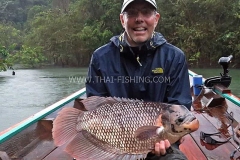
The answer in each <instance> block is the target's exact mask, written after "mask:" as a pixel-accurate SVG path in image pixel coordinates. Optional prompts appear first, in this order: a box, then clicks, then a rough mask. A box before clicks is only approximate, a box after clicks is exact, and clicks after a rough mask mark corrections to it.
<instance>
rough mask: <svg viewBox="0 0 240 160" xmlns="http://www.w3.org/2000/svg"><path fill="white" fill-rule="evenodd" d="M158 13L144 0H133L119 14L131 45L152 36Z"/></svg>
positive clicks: (135, 44)
mask: <svg viewBox="0 0 240 160" xmlns="http://www.w3.org/2000/svg"><path fill="white" fill-rule="evenodd" d="M159 18H160V14H159V13H157V12H156V11H155V10H154V7H153V6H152V5H151V4H150V3H148V2H145V1H140V2H139V1H134V2H132V3H131V4H129V6H127V8H126V9H125V11H124V12H123V13H122V14H120V20H121V23H122V26H123V28H124V29H125V31H126V33H127V40H128V42H129V44H130V45H131V46H133V47H134V46H139V45H141V44H142V43H144V42H146V41H147V40H149V39H150V38H151V37H152V34H153V31H154V29H155V27H156V26H157V23H158V20H159Z"/></svg>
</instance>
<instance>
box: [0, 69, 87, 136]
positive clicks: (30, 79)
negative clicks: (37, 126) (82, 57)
mask: <svg viewBox="0 0 240 160" xmlns="http://www.w3.org/2000/svg"><path fill="white" fill-rule="evenodd" d="M15 73H16V74H15V76H13V75H12V71H7V72H0V108H1V109H0V132H1V131H2V130H4V129H7V128H8V127H10V126H12V125H14V124H16V123H17V122H20V121H22V120H24V119H25V118H27V117H29V116H31V115H33V114H34V113H36V112H38V111H40V110H42V109H44V108H46V107H47V106H49V105H51V104H53V103H55V102H57V101H59V100H61V99H62V98H63V97H66V96H68V95H70V94H72V93H73V92H76V91H78V90H80V89H81V88H83V87H84V78H85V77H86V74H87V68H57V69H56V68H55V69H21V70H15ZM73 78H78V80H79V82H77V81H75V82H73Z"/></svg>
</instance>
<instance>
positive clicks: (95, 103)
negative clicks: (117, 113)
mask: <svg viewBox="0 0 240 160" xmlns="http://www.w3.org/2000/svg"><path fill="white" fill-rule="evenodd" d="M116 102H142V101H141V100H137V99H128V98H119V97H99V96H91V97H88V98H86V99H84V100H82V101H80V102H79V103H82V104H81V106H84V108H85V110H88V111H91V110H94V109H96V108H98V107H100V106H101V105H103V104H111V103H116Z"/></svg>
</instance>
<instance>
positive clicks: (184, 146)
mask: <svg viewBox="0 0 240 160" xmlns="http://www.w3.org/2000/svg"><path fill="white" fill-rule="evenodd" d="M179 149H180V150H181V151H182V152H183V153H184V154H185V156H186V157H187V159H189V160H207V158H206V156H205V155H204V153H203V152H202V151H201V150H200V149H199V147H198V145H197V144H196V143H195V141H194V139H193V138H192V137H191V135H190V134H188V135H186V136H184V137H183V142H182V143H181V144H180V146H179Z"/></svg>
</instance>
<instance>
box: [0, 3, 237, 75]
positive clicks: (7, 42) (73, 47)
mask: <svg viewBox="0 0 240 160" xmlns="http://www.w3.org/2000/svg"><path fill="white" fill-rule="evenodd" d="M122 2H123V0H111V1H109V0H92V1H90V0H0V71H1V70H6V69H8V68H9V67H11V66H12V65H13V64H17V63H20V64H24V65H25V66H27V67H30V68H35V67H41V66H42V65H56V66H63V67H64V66H71V67H73V66H79V67H82V66H87V65H88V63H89V61H90V57H91V54H92V52H93V51H94V50H95V49H96V48H98V47H99V46H101V45H103V44H105V43H107V42H108V41H109V39H110V38H111V37H112V36H114V35H118V34H120V33H121V32H122V31H123V29H122V27H121V24H120V21H119V13H120V9H121V5H122ZM157 3H158V12H159V13H160V14H161V20H160V22H159V24H158V26H157V29H156V31H158V32H161V33H162V34H163V35H164V36H165V38H166V39H167V40H168V42H170V43H172V44H174V45H176V46H177V47H179V48H181V49H182V50H183V51H184V52H185V54H186V57H187V60H188V63H189V65H190V66H192V67H215V66H217V65H218V64H217V61H218V59H219V58H220V57H221V56H228V55H233V57H234V60H233V63H231V65H232V66H231V67H240V61H238V60H239V59H240V1H238V0H228V1H224V0H157Z"/></svg>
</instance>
